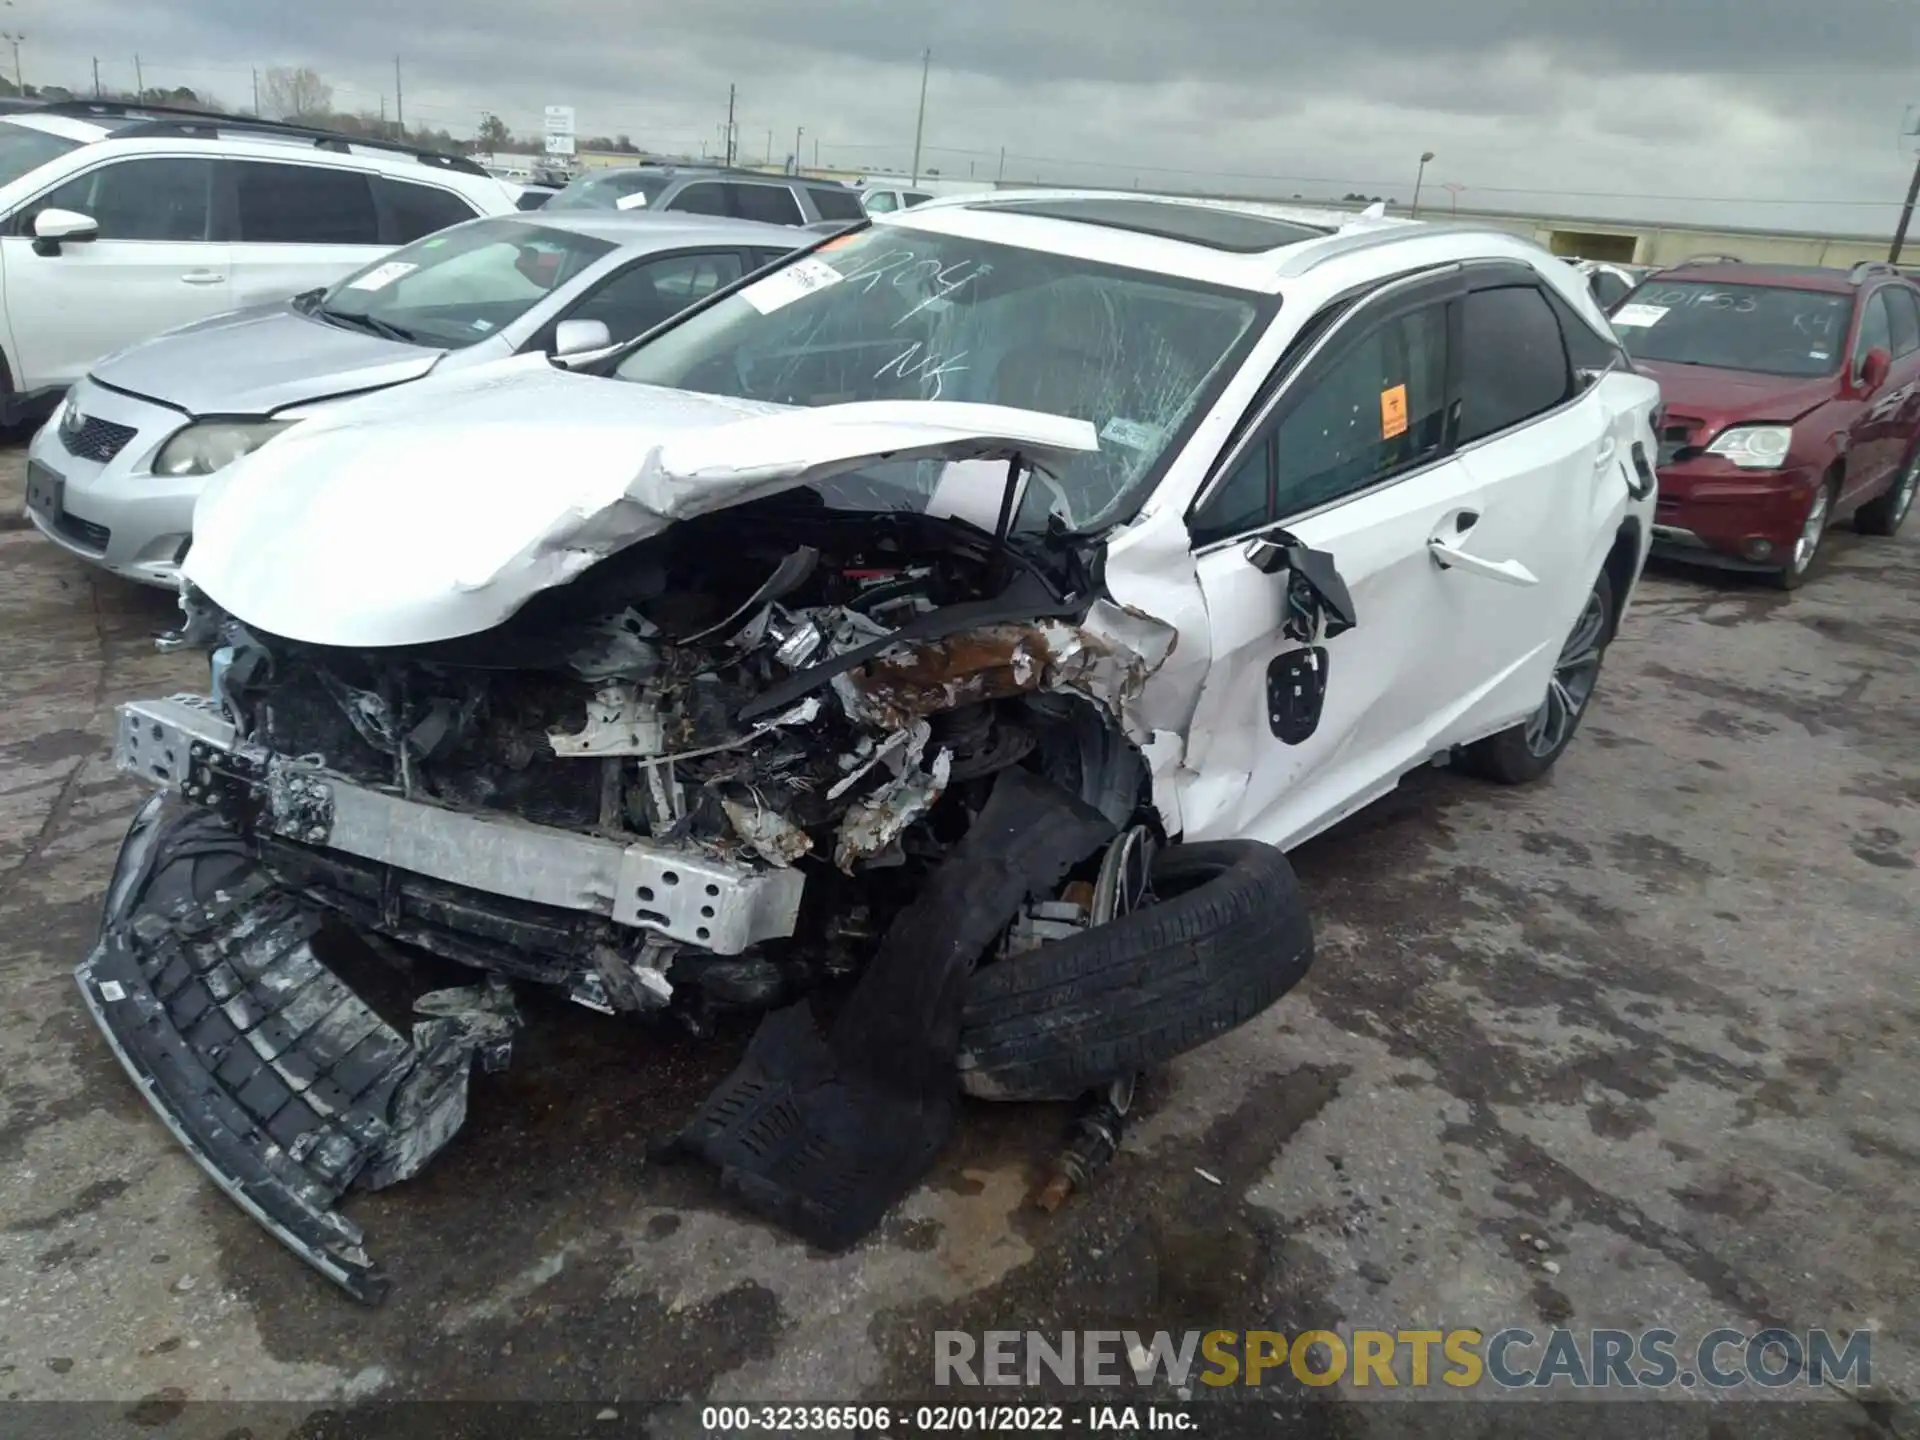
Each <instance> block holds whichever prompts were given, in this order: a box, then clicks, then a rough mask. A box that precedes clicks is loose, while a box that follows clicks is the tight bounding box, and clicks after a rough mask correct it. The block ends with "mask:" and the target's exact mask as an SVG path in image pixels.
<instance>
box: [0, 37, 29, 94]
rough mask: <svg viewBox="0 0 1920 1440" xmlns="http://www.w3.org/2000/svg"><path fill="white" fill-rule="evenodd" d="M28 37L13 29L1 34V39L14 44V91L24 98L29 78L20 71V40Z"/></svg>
mask: <svg viewBox="0 0 1920 1440" xmlns="http://www.w3.org/2000/svg"><path fill="white" fill-rule="evenodd" d="M26 38H27V37H26V36H24V35H16V34H14V33H13V31H11V30H9V31H7V32H6V33H5V34H0V40H5V41H6V42H7V43H8V44H9V45H11V46H13V88H14V92H15V93H16V94H18V95H19V96H20V98H21V99H23V100H24V99H26V97H27V80H26V77H25V76H24V75H22V74H21V73H20V42H21V41H22V40H24V39H26Z"/></svg>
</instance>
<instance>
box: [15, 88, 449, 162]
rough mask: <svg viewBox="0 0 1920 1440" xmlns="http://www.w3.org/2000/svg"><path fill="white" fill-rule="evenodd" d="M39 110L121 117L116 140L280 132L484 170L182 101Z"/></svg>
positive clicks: (335, 146) (402, 147) (345, 150)
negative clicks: (194, 105)
mask: <svg viewBox="0 0 1920 1440" xmlns="http://www.w3.org/2000/svg"><path fill="white" fill-rule="evenodd" d="M39 113H40V114H43V115H66V116H71V117H72V118H74V119H76V120H89V119H96V118H98V119H105V118H115V119H126V120H130V121H131V122H132V123H131V124H128V125H123V126H121V127H120V128H119V129H117V130H116V131H115V132H114V134H115V136H116V137H117V138H120V139H128V140H133V139H141V138H148V137H164V136H169V135H174V136H182V137H207V138H218V136H219V134H220V132H221V131H223V130H224V131H227V132H230V133H232V132H240V133H246V132H251V133H253V134H258V135H284V136H286V137H288V138H289V139H297V140H311V141H312V142H313V143H314V145H315V147H316V148H318V149H322V150H336V151H339V152H340V153H341V154H351V153H352V147H353V146H356V145H358V146H360V147H361V148H362V149H367V150H385V151H390V152H392V153H394V154H397V155H411V156H412V157H413V158H414V159H416V160H419V161H421V162H423V163H425V164H428V165H437V166H439V167H440V168H442V169H444V170H458V171H460V172H461V173H462V174H466V175H485V174H486V173H487V171H486V167H484V166H483V165H481V164H480V162H479V161H477V160H474V159H472V158H470V157H468V156H465V155H449V154H447V153H446V152H445V151H441V150H427V149H423V148H422V147H421V146H418V145H414V144H411V143H410V142H408V141H405V140H382V139H378V138H376V137H369V136H363V135H346V134H342V133H341V132H340V131H338V130H322V129H320V128H319V127H317V126H313V125H300V124H296V123H295V122H293V121H290V120H263V119H261V118H260V117H259V116H257V115H228V114H225V113H223V112H221V111H219V110H200V109H195V108H192V107H190V106H185V105H140V104H135V103H134V102H133V101H131V100H56V101H52V102H50V103H48V104H47V105H45V106H43V107H42V108H41V110H40V112H39Z"/></svg>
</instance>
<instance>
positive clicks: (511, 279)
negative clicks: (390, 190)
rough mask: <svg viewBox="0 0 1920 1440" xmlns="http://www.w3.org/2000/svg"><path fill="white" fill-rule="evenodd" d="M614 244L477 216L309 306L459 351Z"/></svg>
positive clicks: (396, 336)
mask: <svg viewBox="0 0 1920 1440" xmlns="http://www.w3.org/2000/svg"><path fill="white" fill-rule="evenodd" d="M613 249H614V246H613V245H612V243H611V242H609V241H606V240H599V239H596V238H594V237H593V236H591V235H579V234H575V233H574V232H573V231H571V230H554V229H549V228H547V227H545V226H541V225H529V224H526V223H525V222H523V221H519V220H478V221H474V222H472V223H470V224H466V225H458V226H455V227H454V228H453V229H451V230H442V231H441V232H440V233H439V234H437V235H429V236H428V237H427V238H426V239H424V240H416V241H414V243H413V244H411V245H408V246H406V247H405V248H404V249H401V250H397V251H395V252H394V254H393V255H392V256H390V257H389V258H387V259H385V260H381V261H379V262H377V263H376V264H373V265H369V266H367V267H366V268H365V269H364V270H360V271H358V272H357V273H355V274H352V275H349V276H348V277H347V278H346V279H345V280H342V281H341V282H340V283H339V284H338V285H336V286H334V287H333V289H332V290H331V291H329V292H328V293H327V295H326V297H325V299H323V300H322V301H321V302H320V303H319V305H318V307H317V308H316V309H315V311H314V312H313V313H314V314H315V315H317V317H318V318H319V319H321V320H325V321H328V322H329V323H331V324H335V325H340V326H344V327H346V328H348V329H357V330H367V331H371V332H372V333H374V334H377V335H384V336H385V337H386V338H388V339H390V340H402V341H407V342H409V343H414V344H420V345H431V346H434V347H436V348H439V349H447V350H457V349H460V348H461V347H463V346H467V345H473V344H477V343H478V342H479V341H482V340H485V339H486V338H487V337H488V336H489V335H493V334H496V333H498V331H499V330H500V329H501V328H502V327H503V326H507V325H511V324H512V323H513V322H514V321H515V320H518V319H519V318H520V316H521V315H523V314H525V313H526V311H527V310H528V309H530V308H531V307H532V306H533V305H534V304H535V303H536V302H537V301H540V300H544V299H545V298H546V297H547V296H548V295H549V294H551V293H552V292H553V291H554V290H555V289H557V288H558V287H559V286H561V285H564V284H566V283H567V282H568V281H570V280H572V279H573V278H574V276H576V275H578V274H580V273H581V272H582V271H584V270H585V269H587V267H588V266H590V265H593V264H594V263H596V262H597V261H599V260H600V259H601V257H602V256H605V255H608V254H611V253H612V251H613Z"/></svg>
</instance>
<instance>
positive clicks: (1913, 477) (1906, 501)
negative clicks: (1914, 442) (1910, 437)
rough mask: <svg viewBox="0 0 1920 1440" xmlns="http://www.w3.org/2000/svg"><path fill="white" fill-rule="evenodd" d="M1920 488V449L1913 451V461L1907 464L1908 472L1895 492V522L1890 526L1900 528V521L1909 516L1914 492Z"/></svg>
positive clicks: (1901, 478)
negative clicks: (1908, 512) (1908, 509)
mask: <svg viewBox="0 0 1920 1440" xmlns="http://www.w3.org/2000/svg"><path fill="white" fill-rule="evenodd" d="M1916 489H1920V450H1916V451H1914V453H1913V462H1912V463H1911V464H1909V465H1908V466H1907V473H1906V474H1904V475H1902V476H1901V477H1900V488H1899V489H1897V490H1895V491H1894V493H1893V524H1892V526H1891V527H1890V528H1892V529H1895V530H1898V529H1899V528H1900V522H1901V521H1902V520H1904V519H1906V518H1907V507H1908V506H1910V505H1912V504H1913V492H1914V491H1915V490H1916Z"/></svg>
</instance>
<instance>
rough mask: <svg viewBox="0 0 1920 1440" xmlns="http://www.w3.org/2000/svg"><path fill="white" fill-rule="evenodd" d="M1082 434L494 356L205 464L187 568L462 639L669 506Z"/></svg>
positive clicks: (688, 510) (1065, 449) (281, 615)
mask: <svg viewBox="0 0 1920 1440" xmlns="http://www.w3.org/2000/svg"><path fill="white" fill-rule="evenodd" d="M1096 448H1098V440H1097V438H1096V436H1095V434H1094V429H1093V427H1092V426H1091V425H1090V424H1088V423H1087V422H1086V421H1084V420H1070V419H1066V418H1064V417H1062V416H1058V415H1043V414H1040V413H1038V412H1035V411H1030V410H1017V409H1013V408H1010V407H1007V406H1000V405H962V404H947V403H944V402H941V401H871V402H865V403H860V404H850V405H829V406H822V407H820V408H817V409H787V408H784V407H780V406H775V405H767V404H761V403H758V402H753V401H743V400H730V399H725V398H721V397H716V396H710V395H696V394H692V393H689V392H686V391H680V390H666V389H660V388H657V387H654V386H646V385H632V384H626V383H623V382H620V381H615V380H606V379H599V378H592V377H586V376H579V375H573V374H569V373H567V372H565V371H560V370H555V369H552V368H551V367H550V366H548V365H547V364H546V363H545V362H544V360H541V361H537V362H534V363H531V364H529V363H527V362H525V361H508V362H505V363H504V364H502V365H500V366H489V367H486V368H485V369H480V370H474V371H470V372H468V373H466V374H464V375H453V376H448V377H444V378H438V379H432V380H428V381H423V382H421V383H420V384H417V385H412V386H407V387H405V388H404V389H402V390H399V391H396V392H392V393H389V394H386V395H379V396H371V397H368V398H367V399H365V400H362V401H355V402H351V403H349V404H346V405H343V406H340V407H337V408H335V409H332V410H330V411H328V412H325V413H322V414H320V415H316V416H315V417H314V418H312V419H310V420H307V421H305V422H303V423H302V424H300V425H298V426H296V427H295V428H294V429H292V430H289V431H288V432H287V433H286V434H284V435H282V436H280V437H278V438H277V439H275V440H274V441H273V442H272V443H270V444H267V445H264V446H262V447H261V448H260V449H259V450H258V451H256V452H254V453H253V454H252V455H249V456H247V457H246V458H245V459H243V460H240V461H238V462H236V463H235V464H234V465H232V466H230V467H228V468H227V469H226V470H224V471H221V472H220V473H219V474H218V475H216V476H215V478H214V480H213V482H212V483H211V484H209V486H208V487H207V489H206V491H205V492H204V493H203V494H202V496H201V499H200V502H199V505H198V506H197V508H196V509H195V512H194V520H193V548H192V549H191V550H190V551H189V552H188V555H187V560H186V565H185V567H184V573H185V576H186V578H187V579H188V580H189V581H191V582H192V583H193V584H194V585H195V586H197V587H198V588H199V589H201V590H202V591H204V592H205V593H206V594H207V596H208V597H209V598H210V599H212V600H213V601H214V603H215V604H217V605H219V606H220V607H221V608H222V609H224V610H225V611H227V613H229V614H230V615H233V616H235V617H236V618H237V619H239V620H241V621H242V622H244V623H245V624H247V625H250V626H255V627H257V628H259V629H261V630H263V631H266V632H268V633H270V634H274V635H282V636H286V637H288V638H290V639H295V640H304V641H308V642H310V643H313V644H320V645H344V646H356V647H372V646H382V645H412V644H423V643H426V642H428V641H434V640H446V639H451V638H453V637H455V636H459V635H471V634H475V633H477V632H479V631H482V630H487V629H490V628H491V627H493V626H495V625H498V624H499V623H500V622H501V621H503V620H505V619H507V618H508V617H509V616H510V615H512V614H513V613H514V612H515V611H516V610H518V609H519V608H520V607H521V606H522V605H523V604H525V603H526V601H527V600H528V599H529V598H530V597H532V596H533V595H535V594H537V593H538V592H540V591H542V590H546V589H549V588H551V587H553V586H556V585H561V584H564V583H566V582H567V581H568V580H570V579H572V578H573V577H574V576H576V575H578V574H579V573H580V572H581V571H582V570H584V569H586V568H587V567H588V566H589V565H591V564H593V563H594V562H595V561H596V560H599V559H601V558H603V557H605V556H607V555H610V554H612V553H613V552H614V551H616V550H620V549H623V548H625V547H626V546H628V545H631V544H633V543H634V542H635V541H637V540H643V539H645V538H646V537H647V536H649V535H653V534H656V533H658V532H659V531H661V530H664V529H665V528H666V527H667V526H668V525H670V524H672V523H673V522H674V521H676V520H686V519H690V518H692V517H693V516H696V515H702V514H706V513H708V512H709V511H713V510H719V509H724V508H726V507H727V506H731V505H739V504H742V503H744V502H746V501H749V500H753V499H756V498H758V497H760V496H763V495H770V494H773V493H775V492H776V491H780V490H787V489H791V488H793V487H795V486H798V485H804V484H807V483H809V482H811V481H814V480H819V479H824V478H826V477H828V476H831V475H834V474H837V473H840V472H842V471H846V470H852V469H856V468H858V467H859V466H861V465H863V464H869V463H872V462H874V461H876V460H881V459H897V460H912V459H928V458H940V459H950V460H967V459H983V458H995V457H1005V456H1010V455H1012V454H1014V453H1016V452H1017V453H1019V454H1020V455H1022V456H1024V457H1026V458H1027V459H1028V460H1029V461H1030V462H1031V463H1033V464H1035V465H1038V466H1040V467H1041V468H1043V469H1054V468H1057V467H1058V466H1060V465H1061V464H1064V463H1065V462H1066V461H1067V460H1069V459H1071V458H1072V457H1073V456H1074V455H1075V454H1078V453H1082V452H1085V451H1090V450H1094V449H1096Z"/></svg>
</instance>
